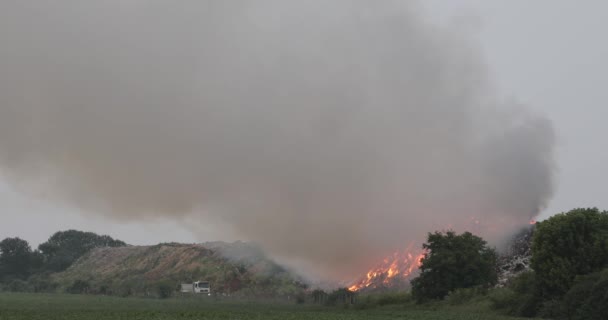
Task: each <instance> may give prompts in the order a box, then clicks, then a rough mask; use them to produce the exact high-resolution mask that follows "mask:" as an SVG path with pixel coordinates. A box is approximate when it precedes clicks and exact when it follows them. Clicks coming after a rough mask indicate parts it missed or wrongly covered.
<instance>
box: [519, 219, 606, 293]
mask: <svg viewBox="0 0 608 320" xmlns="http://www.w3.org/2000/svg"><path fill="white" fill-rule="evenodd" d="M531 266H532V269H533V270H534V271H535V272H536V280H537V285H538V290H539V294H540V295H541V296H542V297H543V299H545V300H548V299H552V298H556V297H557V298H559V297H561V296H563V295H564V294H565V293H566V292H567V291H568V290H569V289H570V287H571V286H572V284H573V283H574V279H575V278H576V276H577V275H585V274H589V273H592V272H597V271H600V270H602V269H603V268H605V267H607V266H608V214H607V213H606V212H605V211H604V212H600V211H599V210H598V209H597V208H590V209H574V210H571V211H569V212H567V213H561V214H558V215H555V216H553V217H551V218H549V219H547V220H545V221H542V222H540V223H537V225H536V231H535V232H534V238H533V242H532V261H531Z"/></svg>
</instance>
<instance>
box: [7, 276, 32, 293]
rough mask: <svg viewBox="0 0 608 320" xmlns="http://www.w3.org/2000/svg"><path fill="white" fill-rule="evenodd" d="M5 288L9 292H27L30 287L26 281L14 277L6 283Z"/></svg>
mask: <svg viewBox="0 0 608 320" xmlns="http://www.w3.org/2000/svg"><path fill="white" fill-rule="evenodd" d="M6 290H7V291H10V292H28V291H31V288H30V286H29V284H28V283H27V282H25V281H23V280H20V279H14V280H11V281H10V282H9V283H8V284H7V285H6Z"/></svg>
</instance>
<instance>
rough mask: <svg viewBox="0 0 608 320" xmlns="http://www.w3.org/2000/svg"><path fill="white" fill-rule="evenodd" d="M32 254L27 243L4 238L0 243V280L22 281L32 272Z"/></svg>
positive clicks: (21, 240) (16, 239)
mask: <svg viewBox="0 0 608 320" xmlns="http://www.w3.org/2000/svg"><path fill="white" fill-rule="evenodd" d="M33 258H34V257H33V252H32V248H30V245H29V244H28V243H27V241H25V240H23V239H19V238H6V239H4V240H2V241H1V242H0V278H2V279H6V278H20V279H24V278H27V276H28V275H29V274H30V272H31V270H32V262H33Z"/></svg>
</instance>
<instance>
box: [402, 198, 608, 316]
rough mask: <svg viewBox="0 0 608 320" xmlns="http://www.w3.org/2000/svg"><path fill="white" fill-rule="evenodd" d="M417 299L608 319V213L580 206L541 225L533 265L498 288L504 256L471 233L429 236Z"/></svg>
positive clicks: (416, 288)
mask: <svg viewBox="0 0 608 320" xmlns="http://www.w3.org/2000/svg"><path fill="white" fill-rule="evenodd" d="M424 248H425V249H426V250H427V253H426V255H425V257H424V259H423V260H422V265H421V268H420V270H421V271H420V275H419V276H418V277H417V278H415V279H414V280H412V291H411V297H410V296H408V297H410V299H411V300H413V301H415V302H416V303H418V304H424V303H448V304H463V303H467V302H470V301H471V300H485V301H488V300H489V302H490V304H491V306H492V307H493V308H494V309H496V310H498V311H499V312H502V313H506V314H508V315H513V316H524V317H544V318H551V319H607V318H606V317H607V315H608V212H606V211H599V210H598V209H597V208H588V209H574V210H571V211H569V212H567V213H561V214H558V215H555V216H553V217H551V218H549V219H547V220H545V221H542V222H539V223H537V224H536V226H535V230H534V231H533V237H532V250H531V253H532V257H531V270H529V271H526V272H523V273H520V274H519V275H517V276H516V277H514V278H512V279H510V280H509V281H508V282H507V285H506V286H505V287H502V288H497V287H496V284H497V269H498V268H497V254H496V252H495V251H494V249H492V248H490V247H488V246H487V244H486V242H485V241H484V240H483V239H481V238H479V237H477V236H474V235H472V234H470V233H468V232H467V233H463V234H461V235H458V234H455V233H454V232H446V233H440V232H436V233H432V234H429V236H428V240H427V243H425V244H424Z"/></svg>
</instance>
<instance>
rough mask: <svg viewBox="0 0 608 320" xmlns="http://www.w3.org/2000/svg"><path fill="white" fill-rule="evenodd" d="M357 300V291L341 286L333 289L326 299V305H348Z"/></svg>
mask: <svg viewBox="0 0 608 320" xmlns="http://www.w3.org/2000/svg"><path fill="white" fill-rule="evenodd" d="M354 302H355V293H354V292H352V291H350V290H348V289H347V288H340V289H337V290H334V291H332V292H331V293H330V294H329V295H328V296H327V300H326V301H325V304H326V305H330V306H333V305H339V304H342V305H348V304H353V303H354Z"/></svg>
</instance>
